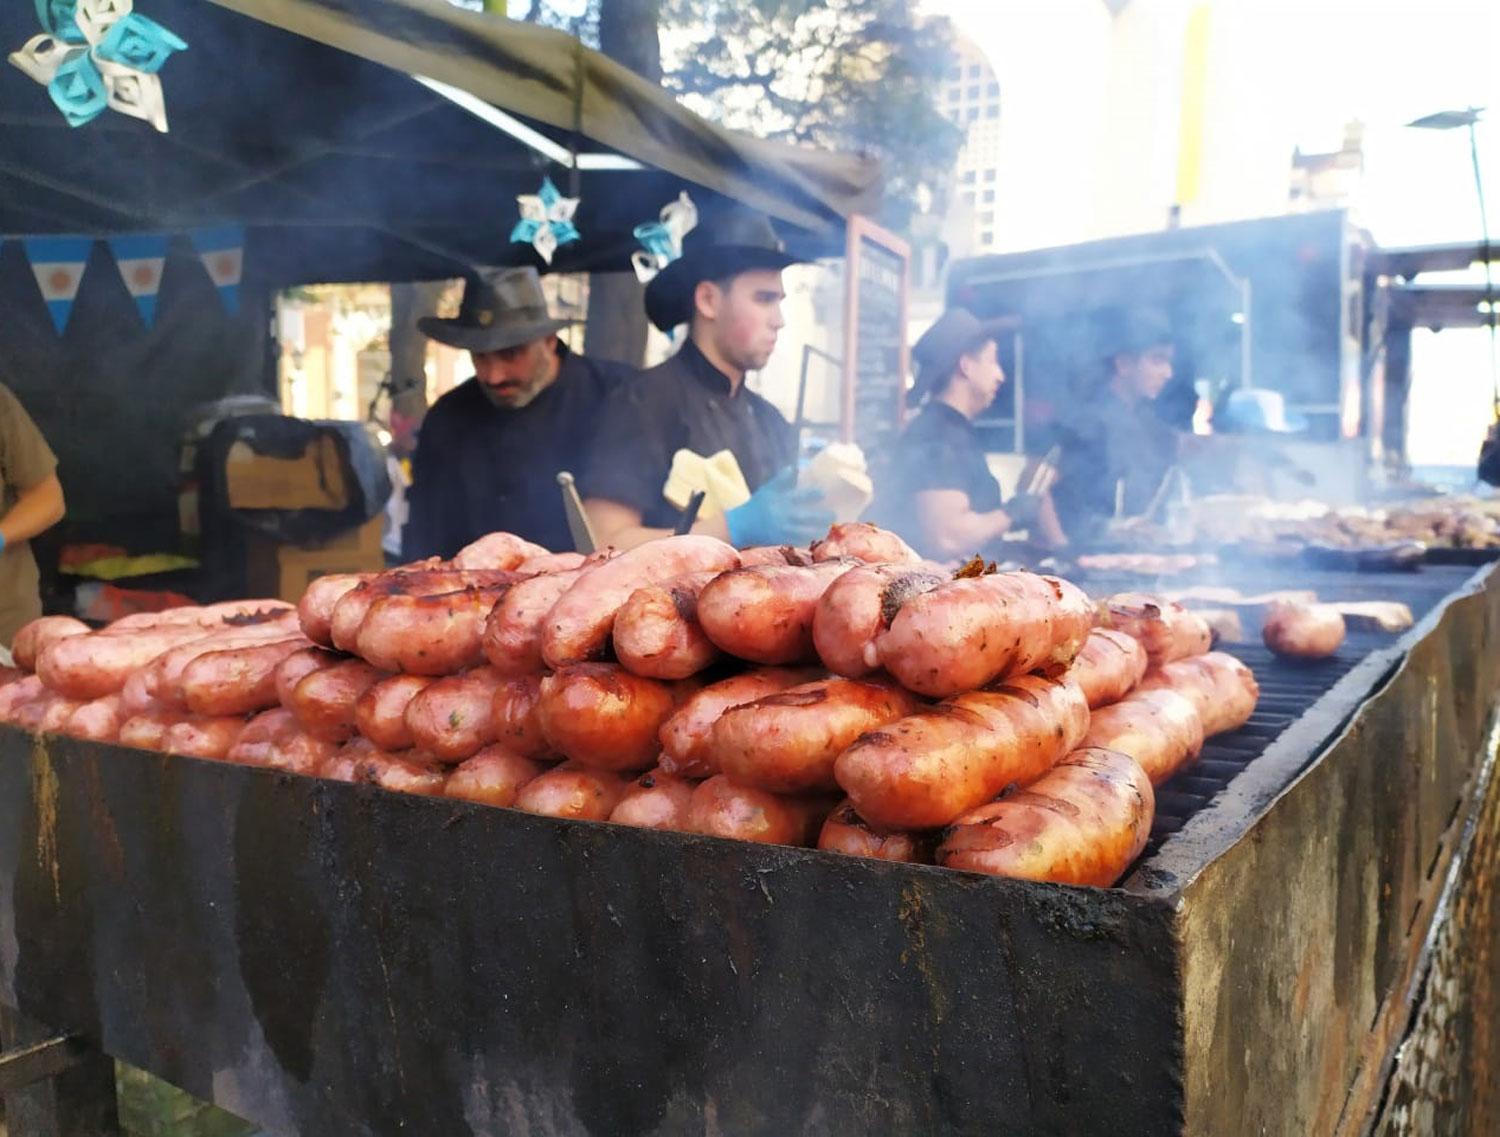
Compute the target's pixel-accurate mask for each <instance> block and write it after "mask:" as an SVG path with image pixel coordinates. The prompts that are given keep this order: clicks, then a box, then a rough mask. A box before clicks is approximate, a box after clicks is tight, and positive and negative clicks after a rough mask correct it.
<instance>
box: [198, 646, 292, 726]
mask: <svg viewBox="0 0 1500 1137" xmlns="http://www.w3.org/2000/svg"><path fill="white" fill-rule="evenodd" d="M310 646H311V644H310V643H309V642H308V640H307V637H306V636H297V637H296V638H295V639H285V640H271V641H270V642H269V643H260V644H245V645H244V646H241V647H231V648H224V649H222V650H219V651H206V652H204V653H203V654H201V655H198V656H195V657H194V658H193V659H192V660H191V661H190V662H189V663H188V664H187V666H186V667H184V668H183V669H182V675H181V677H180V678H179V679H178V681H177V684H176V693H177V694H178V695H179V696H180V698H179V700H178V702H180V703H182V704H183V705H185V706H186V707H187V709H188V710H190V711H191V712H193V714H196V715H247V714H252V713H254V712H256V711H263V710H265V709H266V708H268V707H274V706H275V705H276V702H277V699H276V669H277V668H278V667H280V666H281V663H282V661H283V660H285V659H286V657H287V656H289V655H291V654H292V653H293V652H296V651H301V650H303V649H304V648H307V647H310Z"/></svg>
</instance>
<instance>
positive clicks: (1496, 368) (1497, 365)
mask: <svg viewBox="0 0 1500 1137" xmlns="http://www.w3.org/2000/svg"><path fill="white" fill-rule="evenodd" d="M1477 121H1478V116H1472V117H1471V118H1470V119H1469V157H1470V158H1471V159H1472V160H1473V162H1474V192H1475V193H1477V194H1478V195H1479V251H1480V255H1481V256H1482V257H1483V258H1484V306H1485V309H1486V311H1485V323H1486V324H1488V325H1489V329H1490V390H1491V395H1492V398H1493V401H1494V402H1493V405H1494V411H1495V417H1496V418H1497V419H1500V350H1497V348H1496V345H1495V336H1496V331H1495V281H1494V273H1493V270H1492V269H1491V268H1490V222H1489V217H1488V216H1487V215H1486V214H1485V209H1484V178H1483V177H1482V176H1480V173H1479V132H1478V131H1477V130H1476V126H1477Z"/></svg>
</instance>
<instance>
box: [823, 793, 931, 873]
mask: <svg viewBox="0 0 1500 1137" xmlns="http://www.w3.org/2000/svg"><path fill="white" fill-rule="evenodd" d="M935 844H937V841H936V840H935V838H934V837H933V836H932V835H931V834H930V833H911V832H906V831H904V830H900V829H876V828H875V827H874V826H872V825H871V824H870V823H869V822H868V821H866V820H865V819H864V818H863V817H861V816H860V815H859V813H858V812H857V811H856V810H855V808H854V803H853V802H850V801H844V802H841V803H840V804H839V806H838V808H837V809H835V810H834V811H833V812H832V813H830V814H829V815H828V820H827V821H825V822H823V829H822V832H820V833H819V834H818V848H820V849H828V850H830V851H831V852H835V853H847V854H848V855H849V856H851V857H869V858H871V859H872V860H877V861H905V862H907V863H910V864H918V865H930V864H931V863H932V850H933V846H934V845H935Z"/></svg>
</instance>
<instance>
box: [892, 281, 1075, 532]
mask: <svg viewBox="0 0 1500 1137" xmlns="http://www.w3.org/2000/svg"><path fill="white" fill-rule="evenodd" d="M995 335H996V328H995V325H993V324H986V323H983V322H982V321H980V320H979V319H978V318H977V317H975V316H974V315H973V314H972V313H970V312H968V311H965V310H964V309H962V308H951V309H949V310H948V311H947V312H944V313H943V315H942V316H941V317H939V319H938V321H937V322H936V323H935V324H933V325H932V327H931V328H929V329H928V330H927V332H926V333H925V334H924V335H923V336H922V338H921V339H919V340H918V341H917V342H916V344H915V345H914V346H913V347H912V360H913V362H914V363H915V365H916V371H917V375H916V382H915V384H914V385H913V386H912V389H911V392H910V394H909V396H908V397H909V399H910V400H911V401H914V402H918V403H921V404H922V409H921V410H920V411H919V412H918V414H917V416H916V417H915V418H914V419H912V420H911V422H909V423H908V424H907V425H906V427H905V429H904V430H902V432H901V437H900V438H899V439H898V440H897V442H896V445H895V447H894V451H893V454H892V456H891V459H890V461H889V463H888V465H887V467H886V470H885V472H884V473H883V475H882V476H881V478H880V482H881V483H882V484H881V485H880V486H879V487H877V488H878V491H879V497H878V500H877V501H876V503H875V506H874V509H873V510H872V511H871V515H870V516H871V519H872V520H874V521H876V522H877V523H879V524H882V525H885V526H886V527H888V528H891V529H894V530H896V532H898V533H900V534H901V535H902V536H903V537H904V538H906V540H907V541H908V542H909V543H910V544H911V545H912V546H913V547H915V548H916V549H917V550H918V551H919V552H921V553H923V554H924V555H926V556H929V557H932V558H934V559H935V560H952V559H954V558H956V557H963V556H969V555H972V554H974V553H976V552H979V551H980V550H982V549H983V548H984V547H985V546H986V545H989V544H990V543H991V542H993V541H997V540H999V539H1000V538H1001V537H1003V536H1004V535H1005V534H1006V533H1008V532H1010V531H1011V530H1013V529H1022V528H1030V527H1032V526H1039V527H1040V528H1041V529H1042V530H1043V531H1044V535H1045V536H1051V535H1052V534H1053V533H1054V532H1055V529H1056V523H1055V520H1054V519H1052V517H1051V511H1050V504H1049V503H1048V502H1047V500H1046V499H1045V498H1044V497H1034V496H1030V495H1020V494H1018V495H1016V496H1015V497H1013V498H1011V500H1010V501H1009V502H1005V501H1003V500H1002V495H1001V492H1000V483H999V482H998V481H996V480H995V476H994V474H992V473H991V472H990V468H989V464H988V463H987V462H986V461H985V457H984V447H983V446H982V445H981V444H980V440H979V435H978V432H977V431H976V430H975V429H974V420H975V419H976V418H978V417H979V415H981V414H982V413H983V412H984V411H985V410H986V409H987V408H988V407H989V405H990V404H991V403H993V402H994V401H995V396H996V395H997V394H998V393H999V391H1000V385H1001V384H1002V383H1004V382H1005V371H1004V369H1003V368H1002V367H1001V366H1000V359H999V347H998V344H997V343H996V338H995ZM924 400H925V401H924Z"/></svg>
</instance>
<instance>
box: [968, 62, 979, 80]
mask: <svg viewBox="0 0 1500 1137" xmlns="http://www.w3.org/2000/svg"><path fill="white" fill-rule="evenodd" d="M969 78H970V79H978V78H979V64H977V63H971V64H969Z"/></svg>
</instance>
